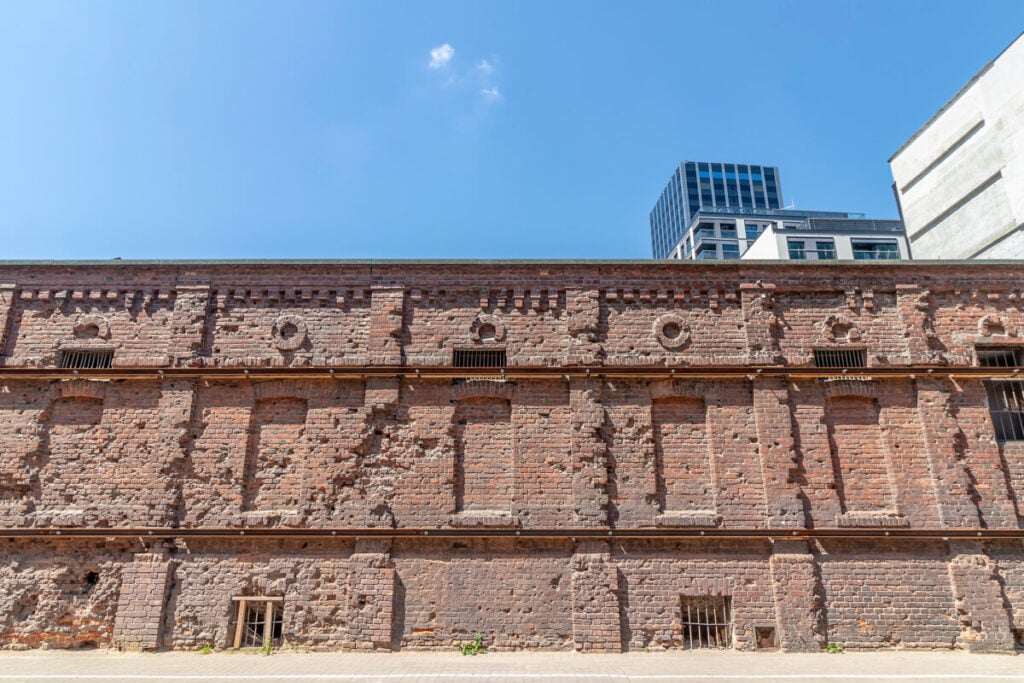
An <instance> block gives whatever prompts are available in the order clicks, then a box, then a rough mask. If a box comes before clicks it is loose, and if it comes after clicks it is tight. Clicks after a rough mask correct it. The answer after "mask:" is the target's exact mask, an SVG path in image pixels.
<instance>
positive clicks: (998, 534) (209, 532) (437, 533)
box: [0, 527, 1024, 541]
mask: <svg viewBox="0 0 1024 683" xmlns="http://www.w3.org/2000/svg"><path fill="white" fill-rule="evenodd" d="M136 537H143V538H152V539H173V538H217V539H228V538H234V539H262V538H273V539H325V538H343V539H345V538H347V539H352V538H385V539H408V538H421V539H423V538H436V539H456V538H469V539H474V538H480V539H483V538H522V539H667V540H673V539H701V538H704V539H777V540H785V539H800V540H811V539H858V538H863V539H883V538H884V539H889V540H899V539H938V540H979V541H992V540H1024V529H1019V528H1018V529H1013V528H1004V529H935V528H928V529H906V528H895V529H884V528H863V527H861V528H819V529H784V528H777V529H762V528H745V529H712V528H706V529H699V528H686V529H661V528H632V529H623V528H619V529H602V528H564V529H556V528H547V529H511V528H502V529H486V528H465V529H462V528H431V529H425V528H405V529H391V528H360V529H354V528H318V529H313V528H268V527H208V528H189V529H183V528H171V527H124V528H95V527H18V528H0V538H12V539H13V538H34V539H39V538H45V539H54V538H90V539H96V538H102V539H111V540H112V539H117V538H136Z"/></svg>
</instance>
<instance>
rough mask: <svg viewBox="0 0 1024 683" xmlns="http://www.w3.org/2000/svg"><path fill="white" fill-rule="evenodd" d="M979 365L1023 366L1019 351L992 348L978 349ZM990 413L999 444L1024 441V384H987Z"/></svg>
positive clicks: (994, 381)
mask: <svg viewBox="0 0 1024 683" xmlns="http://www.w3.org/2000/svg"><path fill="white" fill-rule="evenodd" d="M976 352H977V354H978V364H979V365H981V366H982V367H985V368H1010V367H1016V366H1019V365H1020V361H1021V352H1020V349H1016V348H1012V347H989V348H979V349H976ZM985 390H986V391H987V392H988V410H989V413H990V414H991V415H992V426H993V427H994V428H995V431H996V440H997V441H1000V442H1002V441H1024V383H1022V382H1021V381H1020V380H1012V379H990V380H985Z"/></svg>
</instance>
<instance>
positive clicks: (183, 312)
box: [167, 285, 210, 367]
mask: <svg viewBox="0 0 1024 683" xmlns="http://www.w3.org/2000/svg"><path fill="white" fill-rule="evenodd" d="M209 308H210V288H209V287H208V286H205V285H203V286H198V287H178V288H177V289H176V290H175V297H174V311H173V313H172V315H171V335H170V339H169V340H168V349H167V351H168V355H169V357H170V363H171V365H172V366H177V367H182V366H187V365H193V364H195V362H196V361H197V360H198V358H199V356H200V355H202V353H203V351H204V349H203V346H204V339H205V337H206V333H207V330H206V325H207V313H208V311H209Z"/></svg>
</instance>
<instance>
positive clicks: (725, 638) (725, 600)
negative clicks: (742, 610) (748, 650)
mask: <svg viewBox="0 0 1024 683" xmlns="http://www.w3.org/2000/svg"><path fill="white" fill-rule="evenodd" d="M680 602H681V603H682V619H681V622H682V637H683V647H685V648H686V649H688V650H696V649H707V648H731V647H732V599H731V598H729V597H728V596H725V597H716V596H707V597H690V596H686V595H684V596H682V599H681V601H680Z"/></svg>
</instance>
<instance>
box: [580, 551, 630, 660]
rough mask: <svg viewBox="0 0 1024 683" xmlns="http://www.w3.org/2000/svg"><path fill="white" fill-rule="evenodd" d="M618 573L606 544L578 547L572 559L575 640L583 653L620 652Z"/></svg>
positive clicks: (620, 628)
mask: <svg viewBox="0 0 1024 683" xmlns="http://www.w3.org/2000/svg"><path fill="white" fill-rule="evenodd" d="M618 591H619V572H618V568H617V567H616V566H615V564H614V563H613V562H612V559H611V551H610V548H609V546H608V544H607V543H605V542H603V541H587V542H581V543H577V544H576V551H575V554H574V555H573V558H572V607H573V609H572V638H573V643H574V645H575V648H576V649H577V650H580V651H582V652H621V651H622V626H621V617H620V615H619V596H618Z"/></svg>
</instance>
